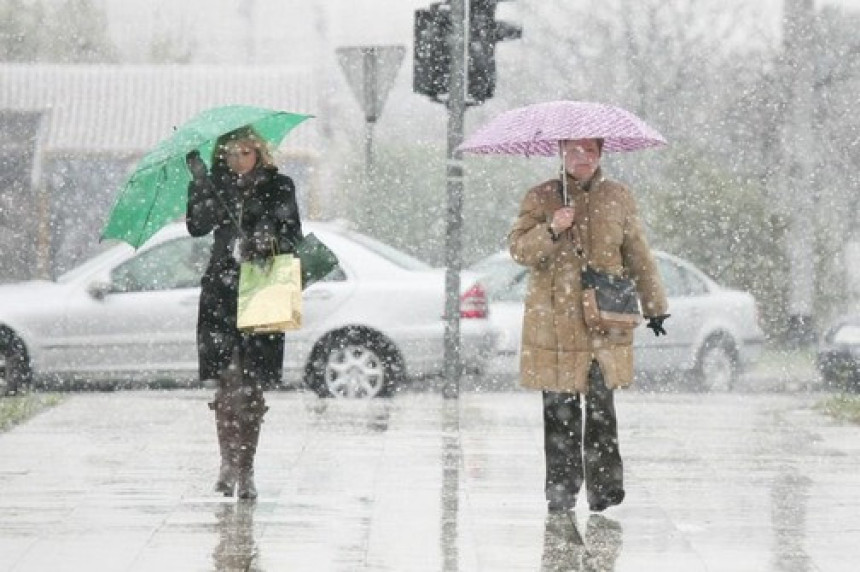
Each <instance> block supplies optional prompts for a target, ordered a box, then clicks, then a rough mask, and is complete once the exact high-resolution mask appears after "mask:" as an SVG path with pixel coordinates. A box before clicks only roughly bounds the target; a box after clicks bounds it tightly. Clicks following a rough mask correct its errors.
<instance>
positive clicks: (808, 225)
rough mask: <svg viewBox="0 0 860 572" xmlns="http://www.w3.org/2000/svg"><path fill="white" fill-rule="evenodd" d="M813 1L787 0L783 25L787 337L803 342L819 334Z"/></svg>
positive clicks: (800, 343) (807, 341) (797, 342)
mask: <svg viewBox="0 0 860 572" xmlns="http://www.w3.org/2000/svg"><path fill="white" fill-rule="evenodd" d="M813 15H814V5H813V1H812V0H785V4H784V17H783V18H784V19H783V30H784V36H785V41H784V43H785V51H786V68H785V69H786V72H787V74H788V75H789V85H790V86H791V87H790V90H789V91H790V93H791V101H790V104H789V108H788V115H787V116H786V122H785V131H784V136H785V139H784V149H785V161H786V164H785V169H784V172H785V179H784V180H785V183H786V187H787V188H786V189H785V191H787V193H786V195H787V197H788V200H787V201H786V204H787V205H788V207H789V209H790V210H789V229H790V231H789V233H788V235H787V237H786V247H787V248H788V259H789V265H790V269H791V271H790V276H791V278H790V295H789V317H788V320H789V322H788V340H789V342H792V343H794V344H796V345H798V346H803V345H807V344H809V343H811V342H812V341H813V339H814V335H815V334H814V328H815V326H814V324H813V314H814V309H813V298H814V292H815V235H816V227H815V220H816V219H815V216H814V210H815V200H814V198H815V194H816V189H815V182H814V181H813V180H812V171H813V163H812V160H813V158H812V153H813V150H814V148H815V142H814V140H813V137H812V109H813V77H812V76H813V67H812V66H813V63H812V54H811V42H812V25H813Z"/></svg>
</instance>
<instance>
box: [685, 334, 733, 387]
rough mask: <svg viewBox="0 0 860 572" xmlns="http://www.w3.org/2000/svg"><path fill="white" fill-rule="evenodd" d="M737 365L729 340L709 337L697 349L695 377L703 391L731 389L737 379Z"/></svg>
mask: <svg viewBox="0 0 860 572" xmlns="http://www.w3.org/2000/svg"><path fill="white" fill-rule="evenodd" d="M737 374H738V366H737V360H736V359H735V353H734V351H733V350H732V346H731V344H730V343H729V342H727V341H725V340H723V339H719V338H711V339H709V340H708V341H706V342H705V344H704V345H703V346H702V349H701V350H699V360H698V364H697V367H696V371H695V377H696V381H697V384H698V386H699V388H700V389H703V390H705V391H731V390H732V388H733V387H734V384H735V381H736V380H737Z"/></svg>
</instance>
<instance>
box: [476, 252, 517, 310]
mask: <svg viewBox="0 0 860 572" xmlns="http://www.w3.org/2000/svg"><path fill="white" fill-rule="evenodd" d="M469 270H470V271H471V272H475V273H477V274H479V275H480V277H481V278H480V280H481V284H483V285H484V288H486V290H487V292H488V293H489V295H490V299H492V300H515V299H517V298H516V296H517V294H518V293H520V292H521V294H520V299H525V283H526V282H527V276H528V271H527V270H526V268H525V267H523V266H520V265H519V264H517V263H516V262H514V261H513V260H511V258H510V257H508V256H504V257H501V256H499V257H491V258H486V259H484V260H482V261H481V262H479V263H477V264H474V265H472V266H470V267H469Z"/></svg>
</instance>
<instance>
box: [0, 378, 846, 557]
mask: <svg viewBox="0 0 860 572" xmlns="http://www.w3.org/2000/svg"><path fill="white" fill-rule="evenodd" d="M208 397H209V392H208V391H196V390H182V391H167V392H145V391H141V392H117V393H107V394H99V393H90V394H73V395H70V396H69V398H68V399H67V401H66V402H65V403H64V404H62V405H60V406H59V407H57V408H55V409H52V410H49V411H47V412H45V413H43V414H42V415H40V416H38V417H36V418H35V419H33V420H32V421H31V422H29V423H27V424H25V425H23V426H19V427H16V428H14V429H12V430H11V431H9V432H7V433H3V434H0V572H7V571H9V572H11V571H15V572H33V571H38V572H42V571H61V570H62V571H83V570H86V571H110V572H119V571H135V572H138V571H164V570H181V571H196V570H200V571H204V570H219V571H233V570H259V571H269V572H271V571H283V570H290V571H303V570H308V571H311V570H313V571H328V570H332V571H354V570H378V571H383V570H384V571H393V572H401V571H421V570H433V571H438V570H444V571H451V572H453V571H492V572H496V571H509V570H510V571H515V570H523V571H530V572H534V571H537V570H559V571H560V570H591V571H596V570H600V571H617V572H622V571H639V572H641V571H650V570H660V571H661V572H667V571H678V572H681V571H683V572H698V571H707V572H715V571H726V572H744V571H749V572H762V571H767V570H798V571H807V570H808V571H820V572H841V571H846V572H847V571H849V570H851V571H853V570H855V569H856V563H857V559H858V557H860V545H858V543H857V539H858V538H860V481H858V478H857V475H858V474H860V430H858V428H857V427H856V426H842V425H839V424H838V423H836V422H833V421H830V420H828V419H827V418H825V417H822V416H820V415H818V414H816V413H814V412H812V411H811V410H810V409H808V406H809V405H811V404H812V403H813V402H814V401H815V399H816V397H810V396H806V395H772V394H771V395H769V394H757V393H756V394H742V395H740V394H714V395H707V394H666V395H651V394H646V393H638V392H635V391H630V392H621V393H620V394H619V399H618V412H619V418H620V425H621V448H622V453H623V454H624V458H625V470H626V484H627V487H626V488H627V500H626V501H625V503H624V504H623V505H621V506H620V507H615V508H611V509H609V510H608V511H606V512H605V513H602V515H590V514H589V512H588V510H587V507H582V508H579V509H577V511H576V513H575V514H574V515H573V519H572V520H571V519H565V518H562V517H557V518H547V517H546V511H545V508H544V504H543V495H542V486H543V483H542V479H543V469H542V462H543V460H542V459H543V457H542V439H543V436H542V431H541V417H540V396H539V394H535V393H527V392H517V393H487V394H481V393H464V394H463V395H462V397H461V399H460V401H459V402H457V401H450V400H449V401H446V400H444V399H442V398H441V397H440V396H439V395H438V394H428V393H411V394H402V395H398V396H397V397H395V398H394V399H390V400H375V401H372V402H347V401H336V400H318V399H317V398H316V397H314V396H313V395H311V394H310V393H302V392H298V393H296V392H294V393H287V392H277V393H270V394H268V399H269V405H270V407H271V410H270V412H269V415H268V417H267V421H266V423H265V425H264V428H263V435H262V442H261V445H260V453H259V455H258V464H257V485H258V488H259V490H260V499H259V500H258V501H257V502H256V504H245V503H240V504H236V502H235V501H231V500H230V499H224V498H221V497H217V496H215V495H214V494H212V493H211V492H210V487H211V486H212V484H213V482H214V477H215V474H216V470H217V452H216V442H215V430H214V423H213V420H212V419H211V412H210V411H208V409H207V408H206V400H207V398H208ZM574 527H576V528H574Z"/></svg>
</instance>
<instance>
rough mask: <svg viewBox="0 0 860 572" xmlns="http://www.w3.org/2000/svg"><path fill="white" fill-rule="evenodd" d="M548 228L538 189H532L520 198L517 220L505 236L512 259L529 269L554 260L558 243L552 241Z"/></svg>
mask: <svg viewBox="0 0 860 572" xmlns="http://www.w3.org/2000/svg"><path fill="white" fill-rule="evenodd" d="M549 226H550V221H548V220H547V215H546V212H545V209H544V208H543V206H542V204H541V201H540V198H539V196H538V189H537V188H535V189H532V190H530V191H529V192H528V193H527V194H526V196H525V198H524V199H523V202H522V205H520V212H519V215H518V216H517V220H516V221H515V222H514V226H513V228H512V229H511V231H510V233H508V248H509V250H510V252H511V257H512V258H513V259H514V260H516V261H517V262H519V263H520V264H522V265H524V266H528V267H530V268H536V267H538V266H541V265H543V264H545V263H546V262H547V261H549V260H550V259H551V258H552V257H554V256H555V254H556V252H557V251H558V249H559V245H560V241H554V240H553V239H552V236H551V235H550V233H549Z"/></svg>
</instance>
